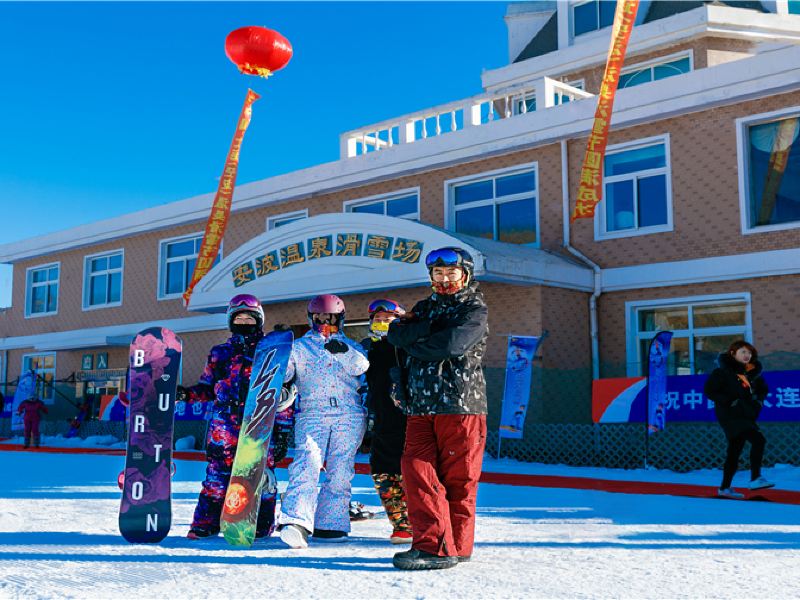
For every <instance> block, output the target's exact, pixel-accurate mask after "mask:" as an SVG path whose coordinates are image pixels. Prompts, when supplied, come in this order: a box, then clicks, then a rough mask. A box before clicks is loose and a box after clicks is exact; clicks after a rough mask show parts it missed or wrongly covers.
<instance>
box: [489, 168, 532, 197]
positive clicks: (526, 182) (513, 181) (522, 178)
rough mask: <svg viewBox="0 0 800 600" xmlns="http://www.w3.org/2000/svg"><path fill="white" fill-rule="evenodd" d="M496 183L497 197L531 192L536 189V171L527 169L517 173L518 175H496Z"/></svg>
mask: <svg viewBox="0 0 800 600" xmlns="http://www.w3.org/2000/svg"><path fill="white" fill-rule="evenodd" d="M496 185H497V188H496V189H497V192H496V195H497V196H498V197H499V196H510V195H511V194H522V193H525V192H533V191H535V190H536V173H534V172H533V171H529V172H528V173H519V174H518V175H509V176H507V177H498V179H497V184H496Z"/></svg>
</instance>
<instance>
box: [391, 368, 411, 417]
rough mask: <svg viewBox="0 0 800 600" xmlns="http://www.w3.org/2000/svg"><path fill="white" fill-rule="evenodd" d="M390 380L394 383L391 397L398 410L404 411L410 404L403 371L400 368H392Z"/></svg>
mask: <svg viewBox="0 0 800 600" xmlns="http://www.w3.org/2000/svg"><path fill="white" fill-rule="evenodd" d="M389 379H390V380H391V382H392V387H391V389H390V391H389V397H390V398H391V399H392V402H394V405H395V406H396V407H397V408H401V409H402V408H404V407H405V406H407V404H408V400H407V399H406V383H405V381H404V378H403V371H402V369H401V368H400V367H392V368H391V369H389Z"/></svg>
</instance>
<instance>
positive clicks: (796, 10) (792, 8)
mask: <svg viewBox="0 0 800 600" xmlns="http://www.w3.org/2000/svg"><path fill="white" fill-rule="evenodd" d="M789 14H790V15H800V0H789Z"/></svg>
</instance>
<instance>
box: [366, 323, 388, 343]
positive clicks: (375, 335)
mask: <svg viewBox="0 0 800 600" xmlns="http://www.w3.org/2000/svg"><path fill="white" fill-rule="evenodd" d="M369 331H370V333H371V334H372V335H371V336H370V337H372V339H373V340H375V341H378V340H379V339H381V338H385V337H386V334H388V333H389V323H379V322H378V321H373V322H372V323H370V324H369Z"/></svg>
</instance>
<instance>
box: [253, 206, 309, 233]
mask: <svg viewBox="0 0 800 600" xmlns="http://www.w3.org/2000/svg"><path fill="white" fill-rule="evenodd" d="M307 218H308V209H307V208H304V209H302V210H293V211H291V212H285V213H281V214H279V215H270V216H268V217H267V219H266V221H265V223H264V228H265V229H264V230H265V231H272V230H273V229H277V228H278V226H277V225H275V223H276V222H278V221H283V220H286V219H292V221H299V220H300V219H307ZM287 225H288V223H287Z"/></svg>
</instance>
